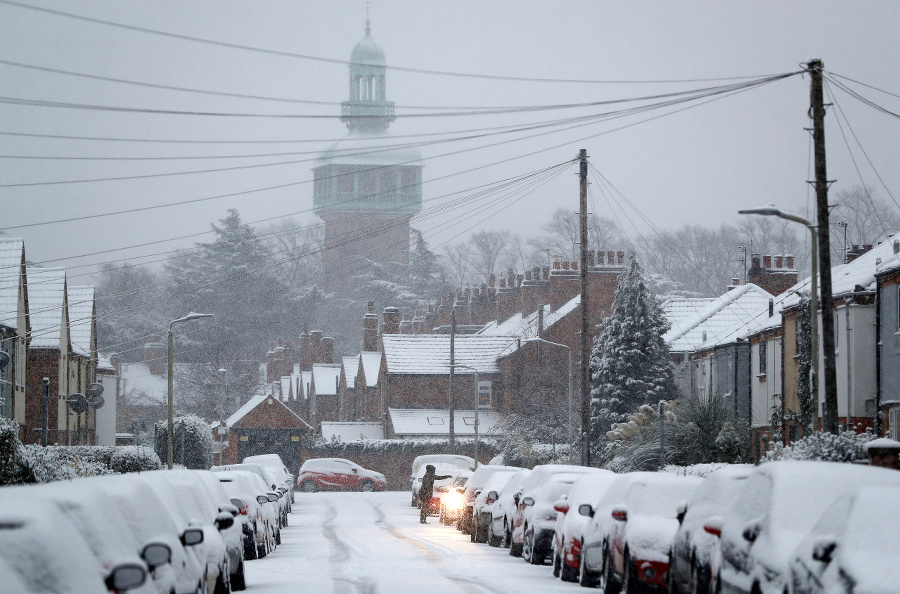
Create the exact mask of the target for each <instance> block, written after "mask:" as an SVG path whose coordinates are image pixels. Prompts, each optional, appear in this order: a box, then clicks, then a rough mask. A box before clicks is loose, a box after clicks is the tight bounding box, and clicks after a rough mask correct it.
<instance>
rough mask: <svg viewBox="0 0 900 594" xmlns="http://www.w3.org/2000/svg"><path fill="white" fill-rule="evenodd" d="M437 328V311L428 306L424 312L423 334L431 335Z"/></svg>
mask: <svg viewBox="0 0 900 594" xmlns="http://www.w3.org/2000/svg"><path fill="white" fill-rule="evenodd" d="M437 326H438V314H437V310H435V307H434V306H433V305H429V306H428V311H426V312H425V329H424V332H425V334H431V333H432V332H434V329H435V328H437Z"/></svg>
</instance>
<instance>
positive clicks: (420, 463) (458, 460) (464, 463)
mask: <svg viewBox="0 0 900 594" xmlns="http://www.w3.org/2000/svg"><path fill="white" fill-rule="evenodd" d="M428 464H433V465H434V466H435V467H436V466H437V465H438V464H444V465H447V466H453V467H456V468H458V469H460V470H474V469H475V459H474V458H470V457H468V456H460V455H457V454H425V455H422V456H416V458H415V460H413V463H412V471H411V472H410V473H409V488H410V489H411V490H412V506H413V507H419V487H421V486H422V481H421V478H422V473H421V472H420V471H421V470H422V469H423V468H425V466H426V465H428ZM417 478H418V479H420V480H419V482H418V484H417V483H416V479H417Z"/></svg>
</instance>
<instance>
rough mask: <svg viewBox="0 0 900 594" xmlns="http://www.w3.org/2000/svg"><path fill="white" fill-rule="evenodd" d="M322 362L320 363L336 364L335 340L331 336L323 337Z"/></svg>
mask: <svg viewBox="0 0 900 594" xmlns="http://www.w3.org/2000/svg"><path fill="white" fill-rule="evenodd" d="M320 349H321V352H322V360H321V361H319V363H328V364H329V365H330V364H332V363H334V339H333V338H332V337H330V336H323V337H322V342H321V347H320Z"/></svg>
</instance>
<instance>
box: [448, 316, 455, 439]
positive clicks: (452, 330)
mask: <svg viewBox="0 0 900 594" xmlns="http://www.w3.org/2000/svg"><path fill="white" fill-rule="evenodd" d="M452 305H453V304H451V309H450V401H449V406H450V438H449V440H448V441H449V442H450V450H451V451H453V446H454V445H455V443H456V436H455V435H454V434H453V414H454V413H453V387H454V386H453V384H454V379H455V378H454V377H453V376H454V374H455V372H456V309H454V308H452Z"/></svg>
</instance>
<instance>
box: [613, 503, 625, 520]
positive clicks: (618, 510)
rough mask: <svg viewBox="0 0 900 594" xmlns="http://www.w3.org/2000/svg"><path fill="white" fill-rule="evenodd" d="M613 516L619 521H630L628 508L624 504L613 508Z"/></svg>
mask: <svg viewBox="0 0 900 594" xmlns="http://www.w3.org/2000/svg"><path fill="white" fill-rule="evenodd" d="M610 515H611V516H612V517H613V520H618V521H619V522H626V521H628V508H627V507H625V506H624V505H620V506H616V507H614V508H613V510H612V513H611V514H610Z"/></svg>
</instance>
